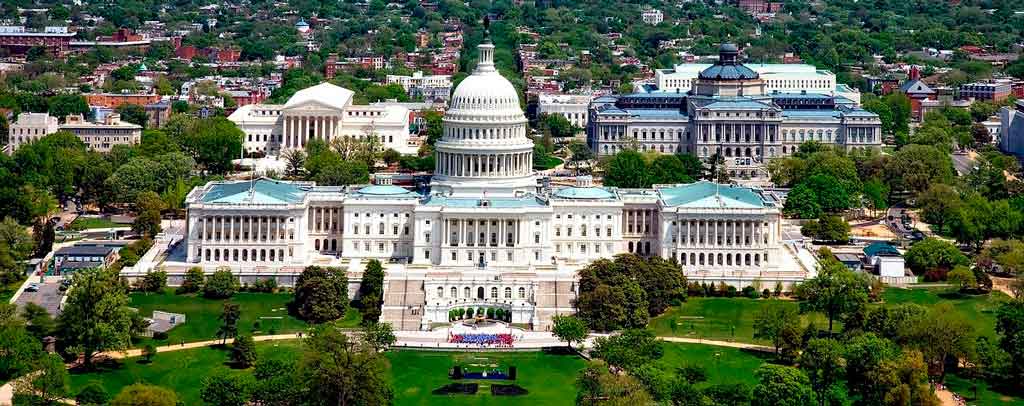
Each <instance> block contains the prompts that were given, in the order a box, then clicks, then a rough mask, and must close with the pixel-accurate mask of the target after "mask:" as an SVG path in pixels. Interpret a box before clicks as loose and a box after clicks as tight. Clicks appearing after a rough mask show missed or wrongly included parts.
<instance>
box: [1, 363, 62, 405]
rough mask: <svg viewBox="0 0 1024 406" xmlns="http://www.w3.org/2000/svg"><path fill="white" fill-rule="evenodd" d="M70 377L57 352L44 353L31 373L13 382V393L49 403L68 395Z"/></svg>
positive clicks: (42, 402) (45, 403)
mask: <svg viewBox="0 0 1024 406" xmlns="http://www.w3.org/2000/svg"><path fill="white" fill-rule="evenodd" d="M70 379H71V378H70V377H69V376H68V370H67V367H65V366H64V360H63V359H61V358H60V356H58V355H57V354H46V355H44V356H43V357H42V359H40V360H39V361H38V362H37V364H36V370H35V372H34V373H33V374H31V375H29V376H28V377H27V378H26V379H22V380H19V381H16V382H15V384H14V393H15V394H16V395H22V396H30V397H33V398H36V399H39V400H40V401H41V404H44V405H50V404H54V403H56V402H57V401H58V400H60V399H64V398H65V397H67V396H68V393H69V391H70V390H69V389H68V386H69V382H70Z"/></svg>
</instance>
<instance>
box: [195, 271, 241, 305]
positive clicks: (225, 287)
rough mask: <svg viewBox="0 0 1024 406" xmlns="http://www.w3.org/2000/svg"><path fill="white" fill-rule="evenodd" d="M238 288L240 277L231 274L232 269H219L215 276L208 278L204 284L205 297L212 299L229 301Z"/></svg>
mask: <svg viewBox="0 0 1024 406" xmlns="http://www.w3.org/2000/svg"><path fill="white" fill-rule="evenodd" d="M238 288H239V283H238V277H237V276H235V275H234V274H233V273H231V269H229V268H227V267H222V268H217V270H216V271H215V272H214V273H213V275H210V276H209V277H208V278H206V283H204V284H203V296H205V297H207V298H210V299H227V298H229V297H231V296H234V294H235V292H237V291H238Z"/></svg>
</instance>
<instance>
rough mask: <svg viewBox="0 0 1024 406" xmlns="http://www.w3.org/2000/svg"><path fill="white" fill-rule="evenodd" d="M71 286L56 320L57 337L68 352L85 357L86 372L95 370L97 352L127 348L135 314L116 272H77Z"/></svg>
mask: <svg viewBox="0 0 1024 406" xmlns="http://www.w3.org/2000/svg"><path fill="white" fill-rule="evenodd" d="M72 286H73V287H72V288H71V289H70V290H69V291H68V295H67V300H66V301H65V303H64V306H63V309H62V311H61V314H60V316H59V318H58V319H57V324H58V333H57V335H58V337H60V339H61V341H62V342H63V344H64V345H66V346H67V348H69V349H71V350H72V351H75V352H76V353H82V354H83V356H84V361H85V367H86V369H92V358H93V356H94V355H96V353H97V352H99V351H113V350H123V349H125V348H128V345H129V343H130V342H131V336H132V333H133V331H132V330H133V327H132V326H133V325H132V311H131V310H130V309H129V308H128V295H127V294H125V289H124V287H123V285H122V284H121V283H120V280H119V279H118V275H117V271H115V270H106V269H86V270H81V271H78V272H76V273H74V274H73V276H72Z"/></svg>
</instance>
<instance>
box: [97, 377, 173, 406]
mask: <svg viewBox="0 0 1024 406" xmlns="http://www.w3.org/2000/svg"><path fill="white" fill-rule="evenodd" d="M177 404H178V395H177V394H175V393H174V392H173V391H171V390H169V389H165V388H161V387H159V386H153V385H145V384H141V383H137V384H134V385H128V386H125V387H124V389H121V393H118V394H117V396H115V397H114V399H113V400H111V401H110V406H176V405H177Z"/></svg>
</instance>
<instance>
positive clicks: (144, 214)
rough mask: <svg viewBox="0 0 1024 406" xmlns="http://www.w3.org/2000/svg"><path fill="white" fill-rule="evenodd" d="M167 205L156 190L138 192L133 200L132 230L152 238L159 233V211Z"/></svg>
mask: <svg viewBox="0 0 1024 406" xmlns="http://www.w3.org/2000/svg"><path fill="white" fill-rule="evenodd" d="M166 207H167V205H166V204H164V201H163V200H161V199H160V195H158V194H156V192H152V191H145V192H142V193H139V195H138V197H137V198H136V200H135V211H136V216H135V220H134V221H132V231H134V232H136V233H139V234H142V235H145V236H147V237H149V238H153V237H154V236H156V235H157V234H159V233H160V231H161V227H160V221H161V220H162V218H161V217H160V212H161V211H163V210H164V209H165V208H166Z"/></svg>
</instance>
